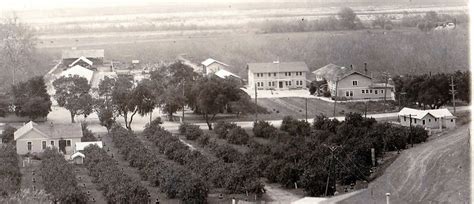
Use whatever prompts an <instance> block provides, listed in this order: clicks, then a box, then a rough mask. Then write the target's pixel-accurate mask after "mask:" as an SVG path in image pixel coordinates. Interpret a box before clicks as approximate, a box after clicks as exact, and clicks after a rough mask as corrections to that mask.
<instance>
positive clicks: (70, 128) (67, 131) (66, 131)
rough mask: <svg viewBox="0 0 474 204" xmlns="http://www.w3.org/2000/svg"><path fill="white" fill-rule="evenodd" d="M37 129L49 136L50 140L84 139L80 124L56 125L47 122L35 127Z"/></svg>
mask: <svg viewBox="0 0 474 204" xmlns="http://www.w3.org/2000/svg"><path fill="white" fill-rule="evenodd" d="M35 128H36V129H38V130H39V131H41V132H42V133H44V134H46V135H48V136H49V137H50V138H55V139H59V138H64V139H67V138H81V137H82V127H81V124H80V123H68V124H56V123H47V122H46V123H42V124H37V125H35Z"/></svg>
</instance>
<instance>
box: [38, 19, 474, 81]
mask: <svg viewBox="0 0 474 204" xmlns="http://www.w3.org/2000/svg"><path fill="white" fill-rule="evenodd" d="M51 41H53V42H52V43H51V42H45V43H49V44H54V45H55V46H50V47H49V48H46V47H45V48H40V50H41V52H43V53H45V54H46V53H47V54H49V55H52V56H54V57H56V58H59V57H60V51H61V49H64V48H69V47H72V46H77V47H78V48H104V49H105V53H106V54H105V55H106V58H107V59H108V60H121V61H131V60H132V59H140V60H142V62H158V61H170V60H175V59H176V56H177V55H179V54H183V53H184V54H186V58H188V59H190V60H191V61H194V62H195V63H199V62H200V61H202V60H204V59H206V58H208V57H212V58H215V59H218V60H221V61H223V62H226V63H227V64H230V65H231V68H230V71H232V72H235V73H237V74H239V75H240V76H242V77H243V78H246V77H247V76H246V75H247V72H246V69H245V65H246V64H247V63H249V62H271V61H274V60H276V59H278V58H279V59H280V61H305V62H306V63H307V64H308V66H309V68H310V70H315V69H317V68H319V67H322V66H324V65H326V64H328V63H334V64H338V65H341V66H350V65H351V64H353V65H354V67H355V68H356V69H358V70H361V69H362V68H363V64H364V62H367V63H368V70H369V72H371V73H373V75H374V77H376V76H377V75H378V74H380V73H381V72H382V71H388V72H390V73H391V74H392V75H396V74H409V73H411V74H418V73H428V72H432V73H437V72H451V71H455V70H468V69H469V68H468V67H469V61H468V53H469V52H468V50H469V46H468V30H467V29H466V28H465V27H463V26H459V27H458V28H457V29H456V30H453V31H449V32H431V33H428V34H427V33H423V32H421V31H419V30H418V29H395V30H392V31H388V32H386V31H383V30H359V31H331V32H307V33H278V34H253V33H232V32H227V33H199V34H196V33H195V34H193V35H186V34H179V33H178V34H176V35H173V36H167V37H162V36H153V35H141V34H140V33H138V34H137V35H135V36H134V35H125V36H123V35H120V34H117V35H111V36H107V37H100V36H99V37H94V36H93V35H92V36H90V37H88V38H84V39H81V40H79V41H77V42H76V41H74V40H73V39H63V41H54V40H51ZM45 46H46V45H45Z"/></svg>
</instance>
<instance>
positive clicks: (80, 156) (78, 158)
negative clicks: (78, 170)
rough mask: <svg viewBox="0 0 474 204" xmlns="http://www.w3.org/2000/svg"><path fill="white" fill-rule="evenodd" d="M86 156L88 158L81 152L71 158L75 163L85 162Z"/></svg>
mask: <svg viewBox="0 0 474 204" xmlns="http://www.w3.org/2000/svg"><path fill="white" fill-rule="evenodd" d="M84 158H86V156H85V155H84V154H82V153H80V152H76V153H74V154H72V155H71V160H72V162H73V163H74V164H83V163H84Z"/></svg>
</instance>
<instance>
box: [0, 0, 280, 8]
mask: <svg viewBox="0 0 474 204" xmlns="http://www.w3.org/2000/svg"><path fill="white" fill-rule="evenodd" d="M265 1H269V2H272V1H274V2H281V0H265ZM237 2H255V0H0V10H30V9H54V8H73V7H76V8H78V7H81V8H87V7H104V6H124V5H146V4H159V3H203V4H205V3H237Z"/></svg>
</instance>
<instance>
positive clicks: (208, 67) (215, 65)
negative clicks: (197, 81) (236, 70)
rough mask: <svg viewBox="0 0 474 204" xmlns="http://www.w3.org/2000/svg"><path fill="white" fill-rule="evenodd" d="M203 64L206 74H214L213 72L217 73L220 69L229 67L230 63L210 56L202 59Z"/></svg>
mask: <svg viewBox="0 0 474 204" xmlns="http://www.w3.org/2000/svg"><path fill="white" fill-rule="evenodd" d="M201 66H202V72H203V74H205V75H209V74H213V73H216V72H217V71H219V70H221V69H226V68H228V67H229V65H228V64H226V63H224V62H220V61H217V60H215V59H212V58H208V59H206V60H204V61H202V62H201Z"/></svg>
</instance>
